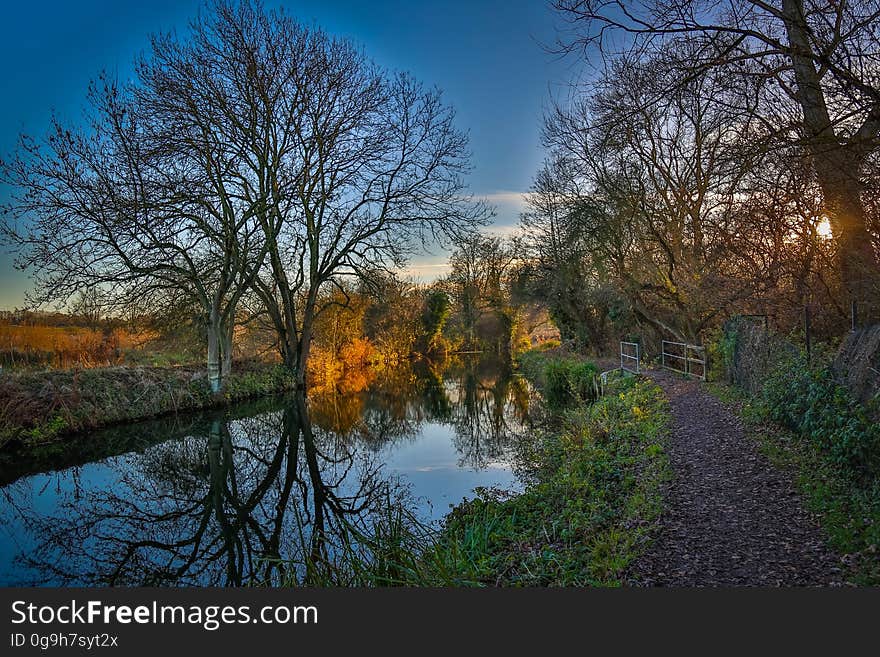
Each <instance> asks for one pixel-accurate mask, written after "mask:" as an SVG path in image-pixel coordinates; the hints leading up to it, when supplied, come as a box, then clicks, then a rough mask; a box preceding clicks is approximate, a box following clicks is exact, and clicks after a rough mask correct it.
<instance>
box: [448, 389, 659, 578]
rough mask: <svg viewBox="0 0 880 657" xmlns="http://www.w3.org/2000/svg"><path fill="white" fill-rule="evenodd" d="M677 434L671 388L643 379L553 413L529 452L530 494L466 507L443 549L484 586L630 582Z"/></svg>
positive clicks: (454, 519)
mask: <svg viewBox="0 0 880 657" xmlns="http://www.w3.org/2000/svg"><path fill="white" fill-rule="evenodd" d="M668 431H669V413H668V408H667V402H666V399H665V397H664V396H663V393H662V391H661V390H660V389H659V388H658V387H657V386H656V385H654V384H653V383H651V382H649V381H644V380H637V379H635V378H626V379H619V380H617V381H616V382H615V383H614V384H613V385H612V386H611V388H610V389H609V391H608V393H607V394H606V395H605V396H603V397H601V398H599V399H598V401H596V402H595V403H594V404H592V405H586V406H585V405H574V406H572V407H570V408H566V409H564V410H561V411H560V410H557V411H554V413H553V417H552V422H551V424H550V425H549V426H547V427H545V428H544V429H543V430H540V431H538V432H537V434H536V435H535V437H534V439H533V441H532V442H531V444H526V445H524V449H525V452H526V453H525V457H526V462H527V465H526V478H527V482H528V486H527V487H526V490H525V491H524V492H523V493H522V494H520V495H517V496H514V497H509V498H505V497H503V496H498V495H495V494H492V493H484V494H483V495H481V496H479V497H478V498H477V499H475V500H473V501H470V502H467V503H464V504H462V505H460V506H458V507H457V508H456V509H455V510H454V511H453V512H452V514H451V515H450V516H449V518H448V520H447V523H446V526H445V528H444V531H443V536H442V538H441V541H440V544H439V549H440V550H441V551H448V552H449V553H450V554H454V555H456V556H457V562H458V563H459V564H460V566H461V567H462V569H463V572H461V576H462V579H464V580H466V581H472V582H477V583H480V584H485V585H513V586H619V585H621V584H622V583H623V582H624V576H625V574H626V572H627V570H628V568H629V566H630V564H631V563H632V562H633V560H634V559H635V558H636V557H637V556H638V555H640V554H641V553H642V552H643V551H644V550H645V548H646V547H647V545H648V544H649V542H650V540H651V535H652V529H653V527H654V525H655V523H656V521H657V518H658V517H659V514H660V511H661V509H662V504H663V500H662V495H661V490H662V484H663V482H664V481H665V480H666V479H667V478H668V476H669V465H668V460H667V456H666V442H667V439H668Z"/></svg>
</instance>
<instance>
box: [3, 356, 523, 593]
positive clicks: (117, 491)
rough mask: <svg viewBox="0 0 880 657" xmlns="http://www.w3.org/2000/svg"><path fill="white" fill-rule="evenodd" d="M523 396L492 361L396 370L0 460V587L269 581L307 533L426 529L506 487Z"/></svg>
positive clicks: (290, 561) (295, 557)
mask: <svg viewBox="0 0 880 657" xmlns="http://www.w3.org/2000/svg"><path fill="white" fill-rule="evenodd" d="M527 411H528V391H527V390H526V388H525V386H524V384H523V383H522V381H520V380H518V379H515V378H511V376H510V373H509V370H508V369H507V368H506V367H505V366H504V365H503V364H499V363H494V362H482V363H480V362H467V363H459V364H458V365H457V366H455V367H452V368H450V369H448V370H447V371H445V372H443V373H437V372H436V371H431V370H429V369H427V368H422V371H418V370H416V371H413V370H409V369H406V370H401V371H399V372H396V373H395V374H394V375H392V376H389V377H388V378H387V379H385V380H383V381H381V382H378V383H376V384H374V385H373V386H372V387H371V388H369V389H368V390H366V391H364V392H360V393H356V394H337V395H322V396H320V397H316V398H312V399H310V400H309V401H308V402H306V401H305V400H304V399H301V398H300V399H297V398H287V399H268V400H261V401H259V402H254V403H248V404H242V405H238V406H234V407H232V408H229V409H225V410H224V411H223V412H220V413H213V414H192V415H186V414H184V415H179V416H177V417H174V418H170V419H164V420H157V421H151V422H141V423H135V424H131V425H127V426H123V427H117V428H114V429H111V430H105V431H100V432H94V433H91V434H89V435H86V436H83V437H82V438H81V439H80V440H78V441H76V442H75V443H74V445H73V446H71V447H65V449H64V450H63V451H61V452H58V453H55V454H43V455H40V457H39V458H31V459H26V458H24V457H23V456H22V457H17V458H8V457H6V458H5V459H4V460H3V461H0V483H2V485H3V487H2V489H0V585H6V586H10V585H11V586H18V585H85V586H94V585H141V584H152V585H161V586H171V585H219V586H230V585H240V584H246V583H250V582H262V583H279V582H281V581H283V580H284V578H285V576H286V575H285V573H289V572H290V569H291V568H302V567H303V564H304V563H306V562H307V560H308V559H309V558H310V556H308V555H310V554H311V552H310V550H311V546H313V545H314V540H313V539H314V537H315V536H316V535H318V534H320V535H323V536H326V537H328V538H329V541H328V542H329V543H330V544H332V543H333V537H334V535H335V534H339V535H341V532H343V531H344V528H348V529H350V528H352V527H356V528H358V529H359V530H364V529H369V527H371V520H372V519H374V518H375V517H378V516H379V515H381V514H382V513H384V512H386V511H387V509H388V507H389V505H391V506H401V505H402V506H404V507H406V508H407V509H410V510H412V512H413V513H414V514H415V515H416V516H417V517H419V518H420V519H421V520H422V521H423V522H434V523H436V522H437V521H438V520H439V519H440V518H442V516H443V515H444V514H446V513H447V512H448V510H449V506H450V505H451V504H455V503H458V502H459V501H461V500H462V499H463V498H470V497H472V496H473V494H474V493H473V491H474V488H476V487H498V488H503V489H514V490H515V489H516V488H517V487H518V483H517V479H516V476H515V474H514V472H513V468H512V454H511V451H512V448H511V445H512V439H513V437H514V436H515V435H517V434H519V433H522V432H523V431H524V430H526V427H527Z"/></svg>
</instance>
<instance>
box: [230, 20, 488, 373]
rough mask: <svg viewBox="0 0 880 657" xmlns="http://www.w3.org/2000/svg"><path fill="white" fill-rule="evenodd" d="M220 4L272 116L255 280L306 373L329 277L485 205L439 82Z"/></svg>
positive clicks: (449, 230)
mask: <svg viewBox="0 0 880 657" xmlns="http://www.w3.org/2000/svg"><path fill="white" fill-rule="evenodd" d="M220 16H221V19H222V21H223V23H224V25H226V26H227V27H226V28H225V29H226V30H227V31H228V33H229V35H230V36H229V38H230V41H231V42H230V44H229V49H231V50H234V51H236V52H239V51H240V52H249V53H252V57H253V58H252V60H251V63H250V64H249V66H250V69H249V70H253V71H256V72H257V74H256V77H255V79H256V80H257V81H258V82H256V83H255V85H256V86H257V89H258V91H255V95H256V96H257V97H259V98H260V99H261V103H262V104H261V105H260V107H259V112H260V114H261V116H262V117H263V119H262V120H263V121H265V122H266V123H268V124H270V125H272V126H273V132H272V135H271V138H270V139H267V140H265V141H264V142H263V141H261V142H260V145H261V146H262V144H263V143H265V152H264V153H263V155H261V157H263V158H264V159H265V160H266V161H267V162H268V163H269V166H268V171H267V175H266V178H267V181H266V182H267V184H266V189H267V192H268V193H267V197H266V203H267V207H266V212H265V213H262V214H261V215H260V216H259V220H260V225H261V228H262V230H263V234H264V238H265V241H266V244H267V249H268V258H267V261H266V263H267V264H266V267H265V268H264V269H262V270H261V271H260V272H259V275H258V276H257V277H256V279H255V281H254V289H255V290H256V291H257V293H258V294H259V296H260V297H261V299H262V301H263V303H264V304H265V307H266V309H267V312H268V315H269V317H270V318H271V320H272V323H273V325H274V326H275V329H276V331H277V333H278V339H279V346H280V350H281V354H282V357H283V360H284V362H285V363H286V364H287V365H288V366H289V367H291V368H292V369H293V370H295V371H296V373H297V379H298V382H299V384H300V385H305V377H306V363H307V360H308V356H309V350H310V346H311V339H312V330H313V327H314V322H315V319H316V317H317V315H318V314H319V313H320V312H321V305H320V302H319V300H320V299H321V295H320V291H321V290H322V288H323V287H325V286H328V285H330V286H333V285H339V282H340V279H341V278H342V277H345V276H363V275H365V274H366V273H369V272H374V271H376V270H381V269H382V268H388V267H392V266H396V265H400V264H401V263H402V262H403V261H404V259H405V258H406V257H407V255H408V254H410V253H412V252H413V251H414V250H415V249H416V248H418V247H419V246H420V245H424V244H426V243H429V242H433V241H435V240H443V239H446V238H450V237H453V236H460V235H462V234H464V233H466V232H468V231H470V230H472V229H473V228H474V227H475V226H478V225H480V224H481V223H483V221H484V220H485V219H486V218H487V217H488V212H487V209H486V208H485V206H483V205H482V204H479V203H473V202H471V200H470V198H468V197H467V196H466V195H465V193H464V183H463V178H462V176H463V174H464V173H466V171H467V170H468V164H467V159H468V152H467V140H466V138H465V136H464V135H463V134H462V133H460V132H459V131H457V130H456V129H455V127H454V125H453V119H454V114H453V112H452V110H451V109H450V108H449V107H447V106H446V105H444V104H443V102H442V100H441V97H440V93H439V92H438V91H436V90H428V89H424V88H423V87H422V86H421V85H420V84H419V83H417V82H416V81H415V80H413V79H412V78H411V77H410V76H409V75H407V74H403V73H394V74H391V73H388V72H385V71H383V70H381V69H379V68H378V67H376V66H375V65H374V64H373V63H371V62H370V61H369V60H368V59H366V57H365V56H364V55H363V54H362V53H361V52H360V51H359V50H358V49H357V48H356V47H355V46H354V45H353V44H351V43H349V42H347V41H344V40H339V39H334V38H331V37H330V36H328V35H326V34H325V33H323V32H320V31H306V30H304V28H302V27H300V26H299V25H298V24H297V23H296V22H295V21H293V20H292V19H291V18H289V17H287V16H285V15H283V14H281V13H270V14H264V13H262V12H260V11H258V10H254V9H251V8H248V7H247V5H246V4H242V5H241V6H240V7H239V8H238V9H230V8H224V9H223V10H222V11H221V12H220ZM254 26H259V27H254ZM255 31H256V32H257V33H255ZM297 33H299V34H302V35H303V39H302V43H301V44H299V47H297V48H294V47H291V45H292V44H289V40H290V35H291V34H297ZM224 34H226V32H224ZM257 39H259V41H258V42H259V43H260V44H262V45H261V46H260V47H259V48H257V47H255V45H254V42H255V41H256V40H257Z"/></svg>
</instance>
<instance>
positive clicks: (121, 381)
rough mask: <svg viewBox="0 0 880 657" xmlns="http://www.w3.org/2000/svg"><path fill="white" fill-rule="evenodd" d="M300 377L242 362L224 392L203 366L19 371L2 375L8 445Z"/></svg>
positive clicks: (0, 426)
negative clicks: (217, 392) (215, 387)
mask: <svg viewBox="0 0 880 657" xmlns="http://www.w3.org/2000/svg"><path fill="white" fill-rule="evenodd" d="M292 386H293V378H292V377H291V376H290V375H289V374H288V373H287V372H286V370H284V369H283V368H282V367H280V366H275V365H267V364H262V363H250V364H240V365H239V366H238V367H237V368H236V369H234V370H233V373H232V375H231V376H230V378H229V380H228V381H227V383H226V389H225V391H224V392H223V394H222V395H214V394H212V393H211V391H210V387H209V386H208V382H207V374H206V373H205V371H204V370H203V369H202V368H197V367H173V368H160V367H107V368H97V369H74V370H49V371H42V372H18V373H9V374H4V375H3V376H2V377H0V448H2V447H4V446H6V445H8V444H10V443H20V444H23V445H25V446H34V445H40V444H45V443H49V442H52V441H56V440H59V439H61V438H62V437H63V436H64V435H66V434H70V433H74V432H77V431H82V430H86V429H95V428H98V427H101V426H106V425H110V424H115V423H118V422H123V421H128V420H138V419H144V418H149V417H156V416H159V415H163V414H165V413H170V412H175V411H181V410H199V409H205V408H212V407H215V406H220V405H223V404H226V403H230V402H235V401H241V400H244V399H250V398H252V397H257V396H262V395H267V394H271V393H274V392H281V391H283V390H285V389H288V388H290V387H292Z"/></svg>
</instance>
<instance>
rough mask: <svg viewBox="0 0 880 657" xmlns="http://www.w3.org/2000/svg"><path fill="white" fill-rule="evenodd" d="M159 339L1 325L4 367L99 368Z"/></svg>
mask: <svg viewBox="0 0 880 657" xmlns="http://www.w3.org/2000/svg"><path fill="white" fill-rule="evenodd" d="M154 337H155V336H154V335H153V334H152V333H150V332H146V331H141V332H132V331H128V330H126V329H121V328H116V329H111V330H95V329H89V328H83V327H78V326H41V325H16V324H0V363H2V365H3V366H4V367H13V368H23V367H24V368H26V367H36V366H50V367H74V366H81V367H96V366H99V365H108V364H114V363H120V362H122V360H123V359H124V357H125V353H126V351H131V350H133V349H138V348H140V347H143V345H144V344H146V343H147V342H149V341H150V340H152V339H153V338H154Z"/></svg>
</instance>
